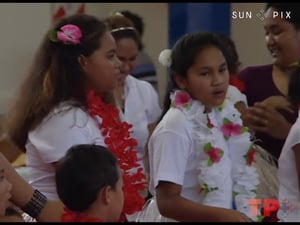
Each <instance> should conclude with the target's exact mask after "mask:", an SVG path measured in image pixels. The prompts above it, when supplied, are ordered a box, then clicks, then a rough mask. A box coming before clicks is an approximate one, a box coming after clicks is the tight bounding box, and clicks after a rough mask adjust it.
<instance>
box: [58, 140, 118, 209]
mask: <svg viewBox="0 0 300 225" xmlns="http://www.w3.org/2000/svg"><path fill="white" fill-rule="evenodd" d="M118 179H119V173H118V167H117V159H116V157H115V156H114V155H113V154H112V153H111V152H110V151H109V150H108V149H107V148H105V147H103V146H100V145H89V144H81V145H76V146H73V147H71V148H70V149H69V150H68V151H67V153H66V155H65V156H64V157H63V158H61V159H60V160H59V161H58V163H57V167H56V170H55V182H56V189H57V193H58V196H59V198H60V199H61V200H62V202H63V203H64V204H65V205H66V207H67V208H68V209H70V210H72V211H76V212H82V211H84V210H86V209H88V208H89V207H90V206H91V204H92V203H93V202H95V200H96V199H97V195H98V194H99V192H100V191H101V189H102V188H104V187H106V186H111V187H112V189H114V190H115V188H116V183H117V181H118Z"/></svg>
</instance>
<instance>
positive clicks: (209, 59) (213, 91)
mask: <svg viewBox="0 0 300 225" xmlns="http://www.w3.org/2000/svg"><path fill="white" fill-rule="evenodd" d="M177 78H179V79H177V81H178V80H179V82H177V83H178V84H179V87H180V88H185V89H186V90H187V91H188V92H189V93H190V95H191V96H192V98H194V99H196V100H199V101H200V102H202V104H204V105H205V106H206V107H207V108H208V109H211V108H212V107H215V106H219V105H221V104H222V103H223V102H224V99H225V96H226V92H227V88H228V84H229V73H228V69H227V64H226V60H225V58H224V56H223V54H222V52H221V51H220V50H219V49H218V48H216V47H214V46H208V47H206V48H204V49H202V51H201V52H200V53H199V54H198V55H197V57H196V59H195V63H194V64H193V65H192V66H191V67H190V68H189V69H188V71H187V77H185V78H181V77H179V76H178V77H177Z"/></svg>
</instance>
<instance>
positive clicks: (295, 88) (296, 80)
mask: <svg viewBox="0 0 300 225" xmlns="http://www.w3.org/2000/svg"><path fill="white" fill-rule="evenodd" d="M299 87H300V67H299V66H298V67H297V69H296V70H295V71H294V72H293V73H292V74H291V76H290V80H289V86H288V99H289V101H290V102H291V104H292V105H293V106H295V107H296V108H298V105H299V104H300V91H299V90H300V88H299Z"/></svg>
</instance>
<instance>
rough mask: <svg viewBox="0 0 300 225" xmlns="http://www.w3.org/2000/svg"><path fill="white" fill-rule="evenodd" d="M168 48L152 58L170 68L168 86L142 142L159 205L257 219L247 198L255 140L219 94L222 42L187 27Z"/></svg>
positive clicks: (222, 89)
mask: <svg viewBox="0 0 300 225" xmlns="http://www.w3.org/2000/svg"><path fill="white" fill-rule="evenodd" d="M166 52H168V51H165V52H164V53H163V54H165V56H168V55H169V56H170V54H168V53H166ZM169 53H171V58H169V59H167V60H166V59H164V60H160V61H163V62H166V63H168V64H167V66H169V67H170V69H171V72H172V74H171V75H172V77H171V78H172V79H171V81H172V84H173V87H172V90H173V91H172V92H171V94H170V100H169V101H168V102H167V101H166V102H165V106H166V107H165V111H164V112H165V114H164V116H163V118H162V119H161V121H160V123H159V124H158V125H157V127H156V128H155V130H154V132H153V134H152V136H151V138H150V140H149V146H148V148H149V159H150V191H151V193H152V194H153V195H154V200H155V201H156V202H157V205H158V209H159V212H160V213H161V215H162V216H163V217H167V218H170V219H171V220H176V221H224V222H225V221H257V220H258V218H257V217H256V215H252V211H251V206H250V205H249V204H248V200H249V199H255V198H256V189H257V185H258V184H259V180H258V174H257V173H256V170H255V167H254V166H253V159H254V154H255V147H254V145H253V143H252V142H251V141H250V134H249V132H248V130H247V128H246V127H243V125H242V121H241V119H240V114H239V112H238V111H237V109H236V108H235V107H234V105H233V103H231V102H230V101H228V100H226V92H227V88H228V84H229V74H228V70H227V64H226V60H225V58H224V56H223V45H222V43H221V42H220V40H219V39H218V38H217V35H216V34H214V33H201V32H199V33H192V34H187V35H185V36H184V37H182V38H181V39H180V40H179V41H177V42H176V44H175V46H174V48H173V50H172V51H169ZM160 58H161V59H162V58H164V56H162V55H161V57H160ZM149 215H150V214H149ZM146 217H147V216H146ZM148 219H149V218H148Z"/></svg>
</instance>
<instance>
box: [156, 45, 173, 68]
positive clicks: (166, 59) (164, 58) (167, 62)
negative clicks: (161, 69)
mask: <svg viewBox="0 0 300 225" xmlns="http://www.w3.org/2000/svg"><path fill="white" fill-rule="evenodd" d="M171 54H172V50H171V49H164V50H162V51H161V53H160V54H159V56H158V61H159V62H160V63H161V64H162V65H163V66H165V67H170V66H171V63H172V62H171Z"/></svg>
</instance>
